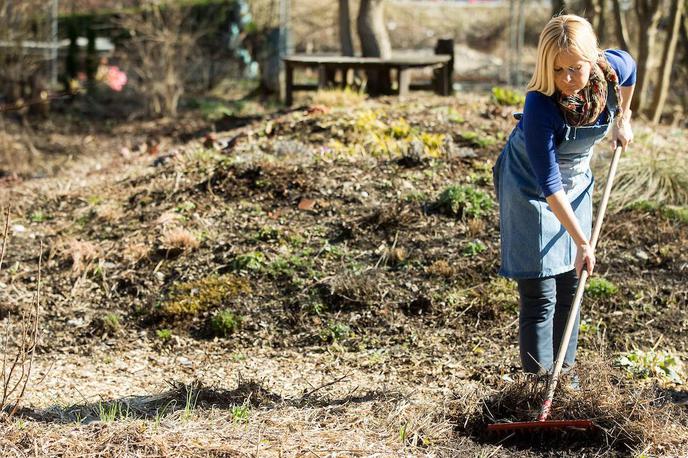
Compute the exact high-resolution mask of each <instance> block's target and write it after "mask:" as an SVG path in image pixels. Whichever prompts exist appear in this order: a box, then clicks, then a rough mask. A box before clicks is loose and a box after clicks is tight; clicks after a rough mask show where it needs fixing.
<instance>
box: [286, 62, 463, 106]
mask: <svg viewBox="0 0 688 458" xmlns="http://www.w3.org/2000/svg"><path fill="white" fill-rule="evenodd" d="M283 61H284V66H285V73H286V74H285V103H286V104H287V105H291V104H292V103H293V101H294V99H293V93H294V91H312V90H317V89H322V88H325V87H327V85H328V83H329V82H330V81H329V79H330V78H328V76H329V75H333V74H334V73H336V71H337V70H341V72H342V75H343V77H342V81H341V82H340V84H339V85H340V86H342V87H343V86H346V76H345V75H346V73H347V72H348V70H350V69H362V70H379V71H381V72H389V71H390V70H396V74H397V83H398V86H399V89H398V94H399V96H401V97H403V96H405V95H407V94H408V92H409V90H411V89H434V90H435V91H436V92H437V93H438V94H441V95H449V94H451V90H452V88H451V84H452V81H451V75H452V68H451V66H452V64H453V56H452V55H448V54H442V55H429V56H422V57H393V58H391V59H381V58H378V57H345V56H316V55H312V54H296V55H291V56H287V57H285V58H284V59H283ZM296 67H305V68H315V69H317V70H318V84H295V83H294V69H295V68H296ZM423 67H432V68H434V69H436V71H435V81H434V82H433V83H432V84H430V85H411V74H410V72H411V70H412V69H414V68H423Z"/></svg>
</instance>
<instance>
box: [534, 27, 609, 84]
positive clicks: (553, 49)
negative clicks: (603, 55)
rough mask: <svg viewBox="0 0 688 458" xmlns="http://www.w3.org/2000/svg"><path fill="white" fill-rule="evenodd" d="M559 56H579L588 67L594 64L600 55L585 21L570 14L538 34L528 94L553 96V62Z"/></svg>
mask: <svg viewBox="0 0 688 458" xmlns="http://www.w3.org/2000/svg"><path fill="white" fill-rule="evenodd" d="M560 52H570V53H572V54H576V55H579V56H581V57H582V58H583V59H585V60H587V61H588V62H590V63H594V62H596V61H597V58H598V56H599V53H600V50H599V48H598V46H597V37H596V36H595V32H594V31H593V30H592V26H591V25H590V23H589V22H588V21H587V20H585V19H584V18H582V17H580V16H576V15H574V14H565V15H562V16H557V17H553V18H552V19H550V21H549V22H548V23H547V25H546V26H545V28H544V29H543V30H542V33H540V41H539V42H538V56H537V62H536V64H535V72H534V73H533V77H532V78H531V79H530V83H528V89H527V90H528V91H539V92H542V93H543V94H545V95H552V94H554V91H555V90H556V87H555V85H554V59H556V57H557V55H558V54H559V53H560Z"/></svg>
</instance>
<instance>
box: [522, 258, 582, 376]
mask: <svg viewBox="0 0 688 458" xmlns="http://www.w3.org/2000/svg"><path fill="white" fill-rule="evenodd" d="M517 282H518V292H519V294H520V297H521V299H520V305H521V310H520V313H519V348H520V353H521V364H522V365H523V370H524V371H525V372H531V373H545V372H547V371H550V370H551V369H552V366H553V365H554V360H555V358H556V357H557V353H558V352H559V344H560V343H561V337H562V334H563V333H564V328H565V327H566V319H567V318H568V315H569V310H570V309H571V305H572V304H573V297H574V295H575V294H576V287H577V286H578V276H577V275H576V271H575V270H572V271H570V272H565V273H563V274H559V275H555V276H553V277H544V278H528V279H521V280H517ZM579 321H580V310H579V313H578V316H577V317H576V324H575V326H574V327H573V333H572V334H571V340H570V341H569V345H568V348H567V350H566V357H565V358H564V370H567V369H569V368H571V367H572V366H573V363H574V361H575V360H576V347H577V345H578V324H579Z"/></svg>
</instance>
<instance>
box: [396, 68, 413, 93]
mask: <svg viewBox="0 0 688 458" xmlns="http://www.w3.org/2000/svg"><path fill="white" fill-rule="evenodd" d="M397 83H398V84H399V97H406V96H407V95H408V94H409V87H410V86H411V69H410V68H408V67H399V69H398V70H397Z"/></svg>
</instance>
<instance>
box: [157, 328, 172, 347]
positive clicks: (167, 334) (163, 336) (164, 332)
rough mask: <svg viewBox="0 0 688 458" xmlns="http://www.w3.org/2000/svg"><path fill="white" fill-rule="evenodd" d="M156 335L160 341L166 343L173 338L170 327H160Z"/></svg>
mask: <svg viewBox="0 0 688 458" xmlns="http://www.w3.org/2000/svg"><path fill="white" fill-rule="evenodd" d="M155 335H156V337H157V338H158V339H159V340H160V342H162V343H164V344H166V343H169V342H170V341H171V340H172V331H170V330H169V329H158V330H156V331H155Z"/></svg>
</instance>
